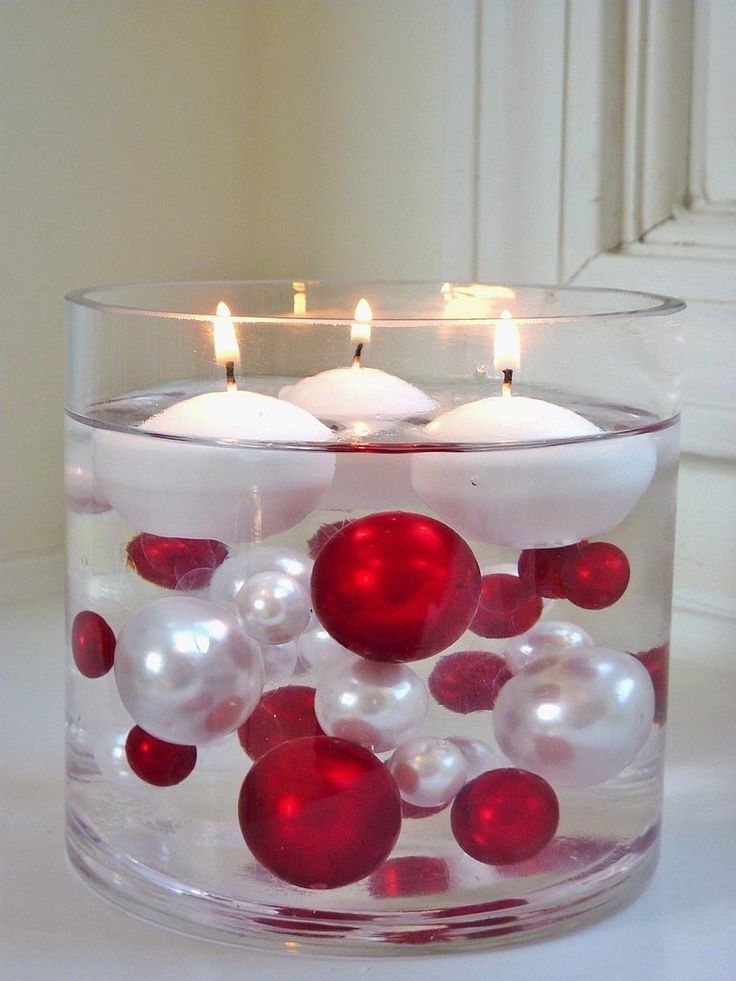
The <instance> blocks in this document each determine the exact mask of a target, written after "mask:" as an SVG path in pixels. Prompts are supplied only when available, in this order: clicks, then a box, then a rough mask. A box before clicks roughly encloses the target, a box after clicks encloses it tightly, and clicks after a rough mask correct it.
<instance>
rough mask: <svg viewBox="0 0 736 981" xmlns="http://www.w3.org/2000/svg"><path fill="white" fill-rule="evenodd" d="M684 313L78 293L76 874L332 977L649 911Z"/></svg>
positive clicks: (561, 304)
mask: <svg viewBox="0 0 736 981" xmlns="http://www.w3.org/2000/svg"><path fill="white" fill-rule="evenodd" d="M361 300H367V301H368V304H369V307H366V305H365V304H364V303H361V302H360V301H361ZM222 302H224V303H225V304H226V306H219V304H220V303H222ZM682 311H683V305H682V304H681V303H680V302H679V301H677V300H672V299H668V298H665V297H658V296H648V295H642V294H635V293H623V292H620V291H601V290H573V289H558V288H543V287H518V288H517V287H513V288H512V287H508V286H503V287H502V286H493V285H481V284H447V283H445V284H440V283H401V284H387V283H368V282H351V283H329V282H328V283H321V282H300V283H288V282H223V283H209V282H208V283H184V284H159V285H143V286H125V287H109V288H100V289H91V290H87V291H84V292H78V293H74V294H71V295H70V296H69V297H68V298H67V325H68V347H67V351H68V373H67V379H68V385H67V392H68V397H67V419H66V432H67V437H66V438H67V458H66V501H67V516H68V538H67V542H68V580H67V598H68V599H67V609H68V624H67V637H68V663H69V670H68V693H67V706H68V708H67V747H68V752H67V761H68V785H67V786H68V797H67V808H68V848H69V853H70V855H71V858H72V861H73V863H74V865H75V866H76V867H77V869H79V870H80V871H81V873H82V874H83V875H84V876H85V878H86V879H87V880H88V881H89V882H90V883H91V884H92V885H93V886H94V887H95V888H96V889H97V890H99V891H100V892H101V893H102V894H104V895H105V896H107V897H108V898H109V899H111V900H113V901H114V902H117V903H119V904H120V905H122V906H124V907H126V908H128V909H130V910H132V911H134V912H136V913H138V914H140V915H142V916H145V917H147V918H149V919H152V920H154V921H157V922H158V923H160V924H162V925H165V926H169V927H174V928H176V929H180V930H185V931H188V932H191V933H194V934H198V935H202V936H205V937H209V938H212V939H218V940H224V941H228V942H232V943H243V944H249V945H254V944H255V945H263V946H268V945H270V946H284V945H288V946H289V947H291V948H292V949H293V948H294V947H295V946H302V945H303V946H304V947H309V948H319V949H321V950H323V951H329V950H331V949H333V946H334V944H333V942H334V941H335V940H337V939H340V940H341V943H340V945H339V952H340V953H346V952H355V951H372V952H377V953H378V952H396V951H400V950H406V951H410V952H412V953H417V952H420V951H436V950H443V949H462V948H464V947H471V946H475V945H484V946H490V945H494V944H501V943H508V942H511V941H513V942H517V941H519V940H522V939H526V938H533V937H538V936H541V935H544V934H547V933H550V932H553V931H558V930H562V929H566V928H569V927H572V926H575V925H578V924H581V923H584V922H586V921H588V920H591V919H593V918H597V917H599V916H601V915H603V914H604V913H607V912H609V911H612V910H614V909H616V908H618V907H620V906H621V905H623V904H624V903H626V902H628V901H629V900H630V899H631V898H632V897H633V896H635V895H636V893H637V892H638V891H639V889H640V888H641V887H642V885H643V884H644V883H645V882H646V881H647V879H648V878H649V876H650V875H651V874H652V871H653V869H654V865H655V862H656V856H657V849H658V839H659V827H660V808H661V782H662V766H663V749H664V732H665V718H666V697H667V664H668V639H669V621H670V601H671V579H672V553H673V536H674V518H675V483H676V470H677V457H678V410H679V372H680V352H681V326H682V323H681V321H682ZM335 949H338V948H335Z"/></svg>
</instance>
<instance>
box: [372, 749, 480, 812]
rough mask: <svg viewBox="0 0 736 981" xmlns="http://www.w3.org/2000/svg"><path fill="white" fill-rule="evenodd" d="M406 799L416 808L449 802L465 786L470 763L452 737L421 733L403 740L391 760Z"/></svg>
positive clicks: (402, 795)
mask: <svg viewBox="0 0 736 981" xmlns="http://www.w3.org/2000/svg"><path fill="white" fill-rule="evenodd" d="M388 768H389V770H390V771H391V773H392V774H393V777H394V780H395V781H396V783H397V785H398V788H399V793H400V794H401V797H402V799H403V800H405V801H407V802H408V803H409V804H414V805H415V807H441V806H442V805H443V804H448V803H449V802H450V801H451V800H452V798H453V797H454V796H455V794H456V793H457V792H458V791H459V790H461V789H462V787H463V786H464V785H465V781H466V776H467V764H466V762H465V756H464V755H463V753H462V751H461V749H460V748H459V747H458V746H456V745H454V744H453V743H452V742H450V740H449V739H437V738H435V737H432V736H420V737H419V738H417V739H410V740H409V742H407V743H403V744H402V745H401V746H399V748H398V749H397V750H396V752H395V753H394V754H393V756H392V757H391V759H390V760H389V762H388Z"/></svg>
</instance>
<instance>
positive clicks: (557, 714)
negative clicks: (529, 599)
mask: <svg viewBox="0 0 736 981" xmlns="http://www.w3.org/2000/svg"><path fill="white" fill-rule="evenodd" d="M653 718H654V688H653V686H652V682H651V679H650V677H649V672H648V671H647V670H646V668H645V667H644V666H643V665H642V664H640V663H639V661H637V660H636V658H634V657H632V656H631V655H630V654H624V653H621V652H620V651H610V650H606V649H604V648H598V647H592V648H581V649H577V650H574V651H572V652H571V653H567V654H557V655H552V656H550V657H543V658H540V659H539V660H537V661H533V662H532V663H531V664H530V665H529V666H528V667H526V668H524V669H523V670H522V671H520V672H519V674H517V675H514V677H513V678H511V679H510V680H509V681H507V682H506V684H505V685H504V686H503V688H502V689H501V691H500V692H499V694H498V698H497V699H496V704H495V707H494V710H493V728H494V731H495V734H496V740H497V742H498V745H499V747H500V748H501V751H502V752H503V753H504V754H505V755H506V756H507V757H508V759H509V760H511V762H512V763H513V764H514V765H515V766H520V767H523V768H525V769H527V770H532V771H533V772H534V773H539V774H540V775H541V776H543V777H545V779H547V780H549V781H550V783H551V784H552V785H553V786H554V785H559V786H563V787H589V786H593V785H594V784H598V783H603V782H604V781H605V780H609V779H610V778H611V777H615V776H616V775H617V774H619V773H620V772H621V771H622V770H623V769H624V768H625V767H626V766H628V764H629V763H631V761H632V760H633V759H634V757H635V756H636V754H637V753H638V752H639V750H640V749H641V748H642V746H643V745H644V743H645V742H646V739H647V736H648V735H649V733H650V731H651V728H652V721H653Z"/></svg>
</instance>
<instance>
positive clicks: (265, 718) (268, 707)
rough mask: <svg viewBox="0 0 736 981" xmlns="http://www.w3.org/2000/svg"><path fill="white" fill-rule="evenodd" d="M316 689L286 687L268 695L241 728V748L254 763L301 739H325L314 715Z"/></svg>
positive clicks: (265, 695)
mask: <svg viewBox="0 0 736 981" xmlns="http://www.w3.org/2000/svg"><path fill="white" fill-rule="evenodd" d="M314 694H315V692H314V688H308V687H307V686H306V685H284V686H283V687H282V688H274V689H272V690H271V691H268V692H265V694H264V695H263V697H262V698H261V700H260V702H259V703H258V705H257V706H256V708H255V711H254V712H253V714H252V715H251V716H250V718H249V719H248V720H247V721H246V722H244V723H243V725H242V726H241V727H240V728H239V729H238V739H239V740H240V745H241V746H242V747H243V749H244V750H245V752H246V753H247V754H248V756H250V758H251V759H252V760H257V759H259V758H260V757H261V756H263V754H264V753H267V752H268V750H269V749H273V747H274V746H278V745H280V744H281V743H283V742H286V741H287V740H288V739H297V738H298V737H299V736H323V735H324V731H323V729H322V727H321V726H320V724H319V722H318V721H317V716H316V715H315V712H314Z"/></svg>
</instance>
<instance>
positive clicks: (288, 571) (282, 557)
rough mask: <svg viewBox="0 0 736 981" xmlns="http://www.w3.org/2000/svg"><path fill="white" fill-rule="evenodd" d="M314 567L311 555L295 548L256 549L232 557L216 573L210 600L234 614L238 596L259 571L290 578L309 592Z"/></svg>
mask: <svg viewBox="0 0 736 981" xmlns="http://www.w3.org/2000/svg"><path fill="white" fill-rule="evenodd" d="M313 565H314V563H313V562H312V560H311V559H310V558H309V556H308V555H305V554H304V553H303V552H298V551H297V550H296V549H295V548H285V547H284V548H277V547H275V546H273V545H260V546H256V547H255V548H250V549H248V550H247V551H246V552H240V553H238V554H237V555H231V556H230V557H229V558H227V559H225V561H224V562H223V563H222V565H221V566H220V567H219V568H218V569H216V570H215V574H214V575H213V576H212V580H211V581H210V599H211V600H212V602H213V603H219V605H220V606H224V607H225V609H226V610H230V612H231V613H234V612H235V599H236V597H237V595H238V593H239V592H240V590H241V589H242V588H243V586H244V585H245V584H246V583H247V582H248V580H249V579H252V578H253V576H255V575H257V574H258V573H259V572H280V573H281V574H282V575H284V576H290V577H291V578H292V579H296V581H297V582H298V583H299V585H300V586H302V587H303V588H304V589H305V590H306V592H307V593H309V582H310V579H311V577H312V566H313Z"/></svg>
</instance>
